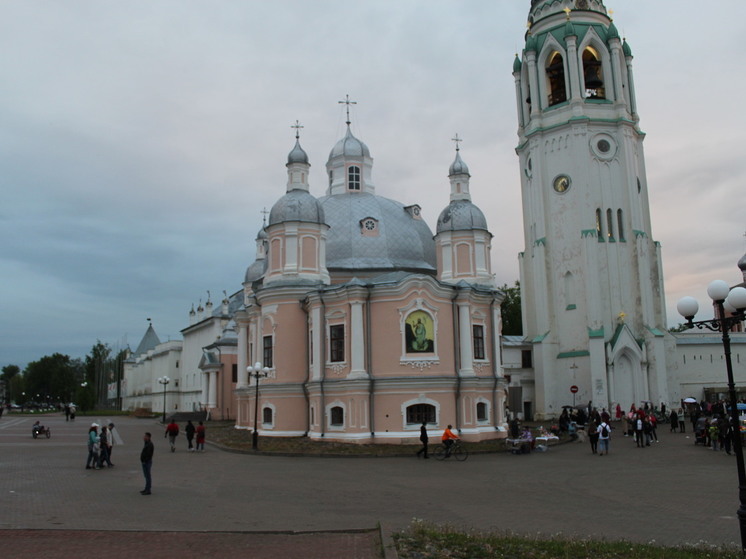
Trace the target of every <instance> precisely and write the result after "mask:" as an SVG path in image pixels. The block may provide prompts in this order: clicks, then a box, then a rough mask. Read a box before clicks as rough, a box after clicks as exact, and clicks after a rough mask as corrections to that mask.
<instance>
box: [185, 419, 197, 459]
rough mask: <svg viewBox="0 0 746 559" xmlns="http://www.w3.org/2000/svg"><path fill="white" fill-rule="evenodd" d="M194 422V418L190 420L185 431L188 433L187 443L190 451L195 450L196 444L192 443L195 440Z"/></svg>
mask: <svg viewBox="0 0 746 559" xmlns="http://www.w3.org/2000/svg"><path fill="white" fill-rule="evenodd" d="M194 431H195V428H194V423H192V420H191V419H190V420H188V421H187V424H186V427H184V432H185V433H186V438H187V443H188V444H189V446H187V451H188V452H194V446H193V445H192V441H193V440H194Z"/></svg>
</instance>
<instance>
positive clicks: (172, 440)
mask: <svg viewBox="0 0 746 559" xmlns="http://www.w3.org/2000/svg"><path fill="white" fill-rule="evenodd" d="M163 436H164V437H168V444H170V445H171V452H176V437H178V436H179V426H178V424H177V423H176V421H174V418H173V417H172V418H171V423H169V424H168V425H167V426H166V432H165V434H164V435H163Z"/></svg>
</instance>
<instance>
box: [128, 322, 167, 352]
mask: <svg viewBox="0 0 746 559" xmlns="http://www.w3.org/2000/svg"><path fill="white" fill-rule="evenodd" d="M160 343H161V340H160V339H158V334H156V333H155V329H154V328H153V325H152V324H148V329H147V330H146V331H145V335H144V336H143V337H142V340H140V344H139V345H138V346H137V349H136V350H135V353H134V354H133V355H132V357H139V356H140V355H143V354H145V353H147V352H149V351H150V350H151V349H155V347H156V346H157V345H158V344H160Z"/></svg>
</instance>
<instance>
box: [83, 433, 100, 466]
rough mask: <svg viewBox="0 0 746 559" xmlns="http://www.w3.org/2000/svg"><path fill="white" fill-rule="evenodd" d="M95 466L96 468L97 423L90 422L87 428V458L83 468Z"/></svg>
mask: <svg viewBox="0 0 746 559" xmlns="http://www.w3.org/2000/svg"><path fill="white" fill-rule="evenodd" d="M91 468H95V469H97V470H98V424H97V423H92V424H91V426H90V427H89V428H88V459H87V460H86V462H85V469H86V470H90V469H91Z"/></svg>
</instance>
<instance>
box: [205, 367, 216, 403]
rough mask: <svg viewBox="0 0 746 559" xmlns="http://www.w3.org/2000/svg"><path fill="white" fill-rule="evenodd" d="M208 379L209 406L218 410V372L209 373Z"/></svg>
mask: <svg viewBox="0 0 746 559" xmlns="http://www.w3.org/2000/svg"><path fill="white" fill-rule="evenodd" d="M207 378H208V381H209V389H208V395H207V406H208V407H210V408H216V407H217V405H218V404H217V399H216V397H215V396H216V395H217V387H218V372H217V371H210V372H208V373H207Z"/></svg>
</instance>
